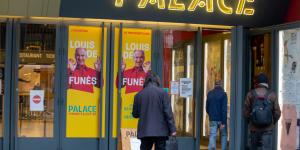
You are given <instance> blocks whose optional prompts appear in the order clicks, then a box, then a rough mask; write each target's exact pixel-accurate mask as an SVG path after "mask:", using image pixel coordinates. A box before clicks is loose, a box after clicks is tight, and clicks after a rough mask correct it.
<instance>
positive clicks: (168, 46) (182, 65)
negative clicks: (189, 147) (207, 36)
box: [163, 30, 196, 136]
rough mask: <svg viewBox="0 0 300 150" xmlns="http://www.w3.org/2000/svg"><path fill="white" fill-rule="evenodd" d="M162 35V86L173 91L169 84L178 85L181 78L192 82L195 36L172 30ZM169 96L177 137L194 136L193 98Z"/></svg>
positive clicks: (193, 33) (176, 93)
mask: <svg viewBox="0 0 300 150" xmlns="http://www.w3.org/2000/svg"><path fill="white" fill-rule="evenodd" d="M163 33H164V51H163V53H164V56H163V57H164V63H163V65H164V70H163V76H164V78H163V79H164V80H163V86H164V87H165V88H170V89H173V88H174V87H171V82H172V85H176V84H177V85H178V83H179V81H180V79H181V78H188V79H191V80H192V81H193V80H194V56H195V55H194V46H195V43H194V41H195V35H196V34H195V32H188V31H173V30H168V31H164V32H163ZM193 85H194V84H193ZM192 89H193V88H192ZM192 93H193V91H192ZM170 94H171V105H172V109H173V113H174V118H175V123H176V128H177V134H178V136H194V128H195V105H194V103H195V101H194V98H193V96H191V97H182V96H180V93H178V92H175V93H173V92H172V93H170Z"/></svg>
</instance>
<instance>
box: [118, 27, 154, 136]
mask: <svg viewBox="0 0 300 150" xmlns="http://www.w3.org/2000/svg"><path fill="white" fill-rule="evenodd" d="M119 32H120V31H119V29H118V28H116V29H115V33H116V35H115V44H114V45H115V47H114V49H115V53H114V60H116V61H114V77H115V86H114V87H115V88H114V102H113V106H114V108H113V109H114V110H113V114H114V116H113V117H114V118H113V120H114V121H113V122H114V124H113V129H114V130H113V137H116V136H117V135H116V133H117V130H119V129H117V113H118V111H117V109H119V108H117V107H118V86H119V88H120V89H121V98H120V100H121V110H120V112H121V114H120V115H121V116H120V117H119V118H118V119H120V123H121V124H120V125H121V127H120V128H121V129H122V130H123V129H126V130H135V129H136V128H137V121H138V119H135V118H133V116H132V108H133V102H134V96H135V95H136V94H137V93H138V92H139V91H141V90H142V89H143V85H144V82H145V77H146V74H147V72H148V71H149V70H151V44H152V42H151V41H152V31H151V30H150V29H136V28H123V30H122V58H121V60H122V62H121V66H120V67H121V68H120V70H121V73H120V75H121V77H120V79H121V81H120V82H119V74H118V69H119V68H118V61H117V60H118V53H117V52H118V49H119ZM119 83H120V85H119Z"/></svg>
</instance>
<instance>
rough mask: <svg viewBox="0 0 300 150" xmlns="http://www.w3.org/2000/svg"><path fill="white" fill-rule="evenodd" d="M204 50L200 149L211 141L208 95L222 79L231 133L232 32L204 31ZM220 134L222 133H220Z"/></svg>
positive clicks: (218, 145)
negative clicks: (207, 111)
mask: <svg viewBox="0 0 300 150" xmlns="http://www.w3.org/2000/svg"><path fill="white" fill-rule="evenodd" d="M202 36H203V50H204V82H203V83H204V85H203V87H204V91H203V93H204V94H203V96H204V97H203V102H202V104H203V115H202V119H203V120H202V125H201V129H202V130H201V131H202V133H201V141H200V144H201V145H200V149H205V147H207V146H208V142H209V117H208V114H207V113H206V96H207V93H208V92H209V91H210V90H212V89H213V88H214V85H215V81H217V80H222V81H223V88H224V90H225V92H226V93H227V97H228V105H227V131H228V138H227V139H229V136H230V135H229V133H230V128H229V127H230V124H229V123H230V91H231V85H230V83H231V40H230V33H229V32H224V31H211V30H204V31H203V35H202ZM218 136H220V135H218ZM219 140H220V138H219V137H218V138H217V143H218V144H217V148H221V145H220V142H219Z"/></svg>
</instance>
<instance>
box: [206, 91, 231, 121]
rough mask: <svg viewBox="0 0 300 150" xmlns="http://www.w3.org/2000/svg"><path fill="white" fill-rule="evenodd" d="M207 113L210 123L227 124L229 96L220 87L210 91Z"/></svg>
mask: <svg viewBox="0 0 300 150" xmlns="http://www.w3.org/2000/svg"><path fill="white" fill-rule="evenodd" d="M206 112H207V113H208V116H209V120H210V121H221V122H222V124H224V125H226V124H227V94H226V93H225V91H224V89H223V88H222V87H220V86H216V87H215V88H214V89H213V90H211V91H209V92H208V94H207V100H206Z"/></svg>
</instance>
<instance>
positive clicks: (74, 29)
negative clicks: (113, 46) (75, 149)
mask: <svg viewBox="0 0 300 150" xmlns="http://www.w3.org/2000/svg"><path fill="white" fill-rule="evenodd" d="M101 35H102V28H100V27H88V26H69V41H68V62H67V63H68V64H67V74H68V89H67V106H66V115H67V116H66V119H67V120H66V126H67V127H66V137H70V138H79V137H81V138H82V137H86V138H97V137H99V119H98V118H99V115H100V114H101V113H99V110H100V109H99V101H100V90H103V91H102V92H103V94H102V96H103V98H102V100H103V101H102V104H103V105H102V106H105V88H102V87H105V85H104V84H105V82H104V80H103V79H105V74H106V73H105V71H106V64H105V62H106V60H105V59H106V58H105V57H104V58H101V47H102V45H101V41H102V39H101V37H102V36H101ZM104 37H106V28H105V30H104ZM104 43H106V39H104ZM105 46H106V45H105ZM105 46H104V49H105ZM105 52H106V51H104V52H103V53H104V54H103V56H106V54H105ZM102 59H103V60H102ZM102 61H103V63H104V64H102ZM101 67H103V68H101ZM101 71H103V73H102V75H103V76H104V77H101ZM104 111H105V110H104V108H103V109H102V118H103V120H102V137H103V136H104V135H105V134H104V131H105V126H104V125H105V124H104V122H105V121H104V120H105V115H104V114H105V113H103V112H104Z"/></svg>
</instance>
